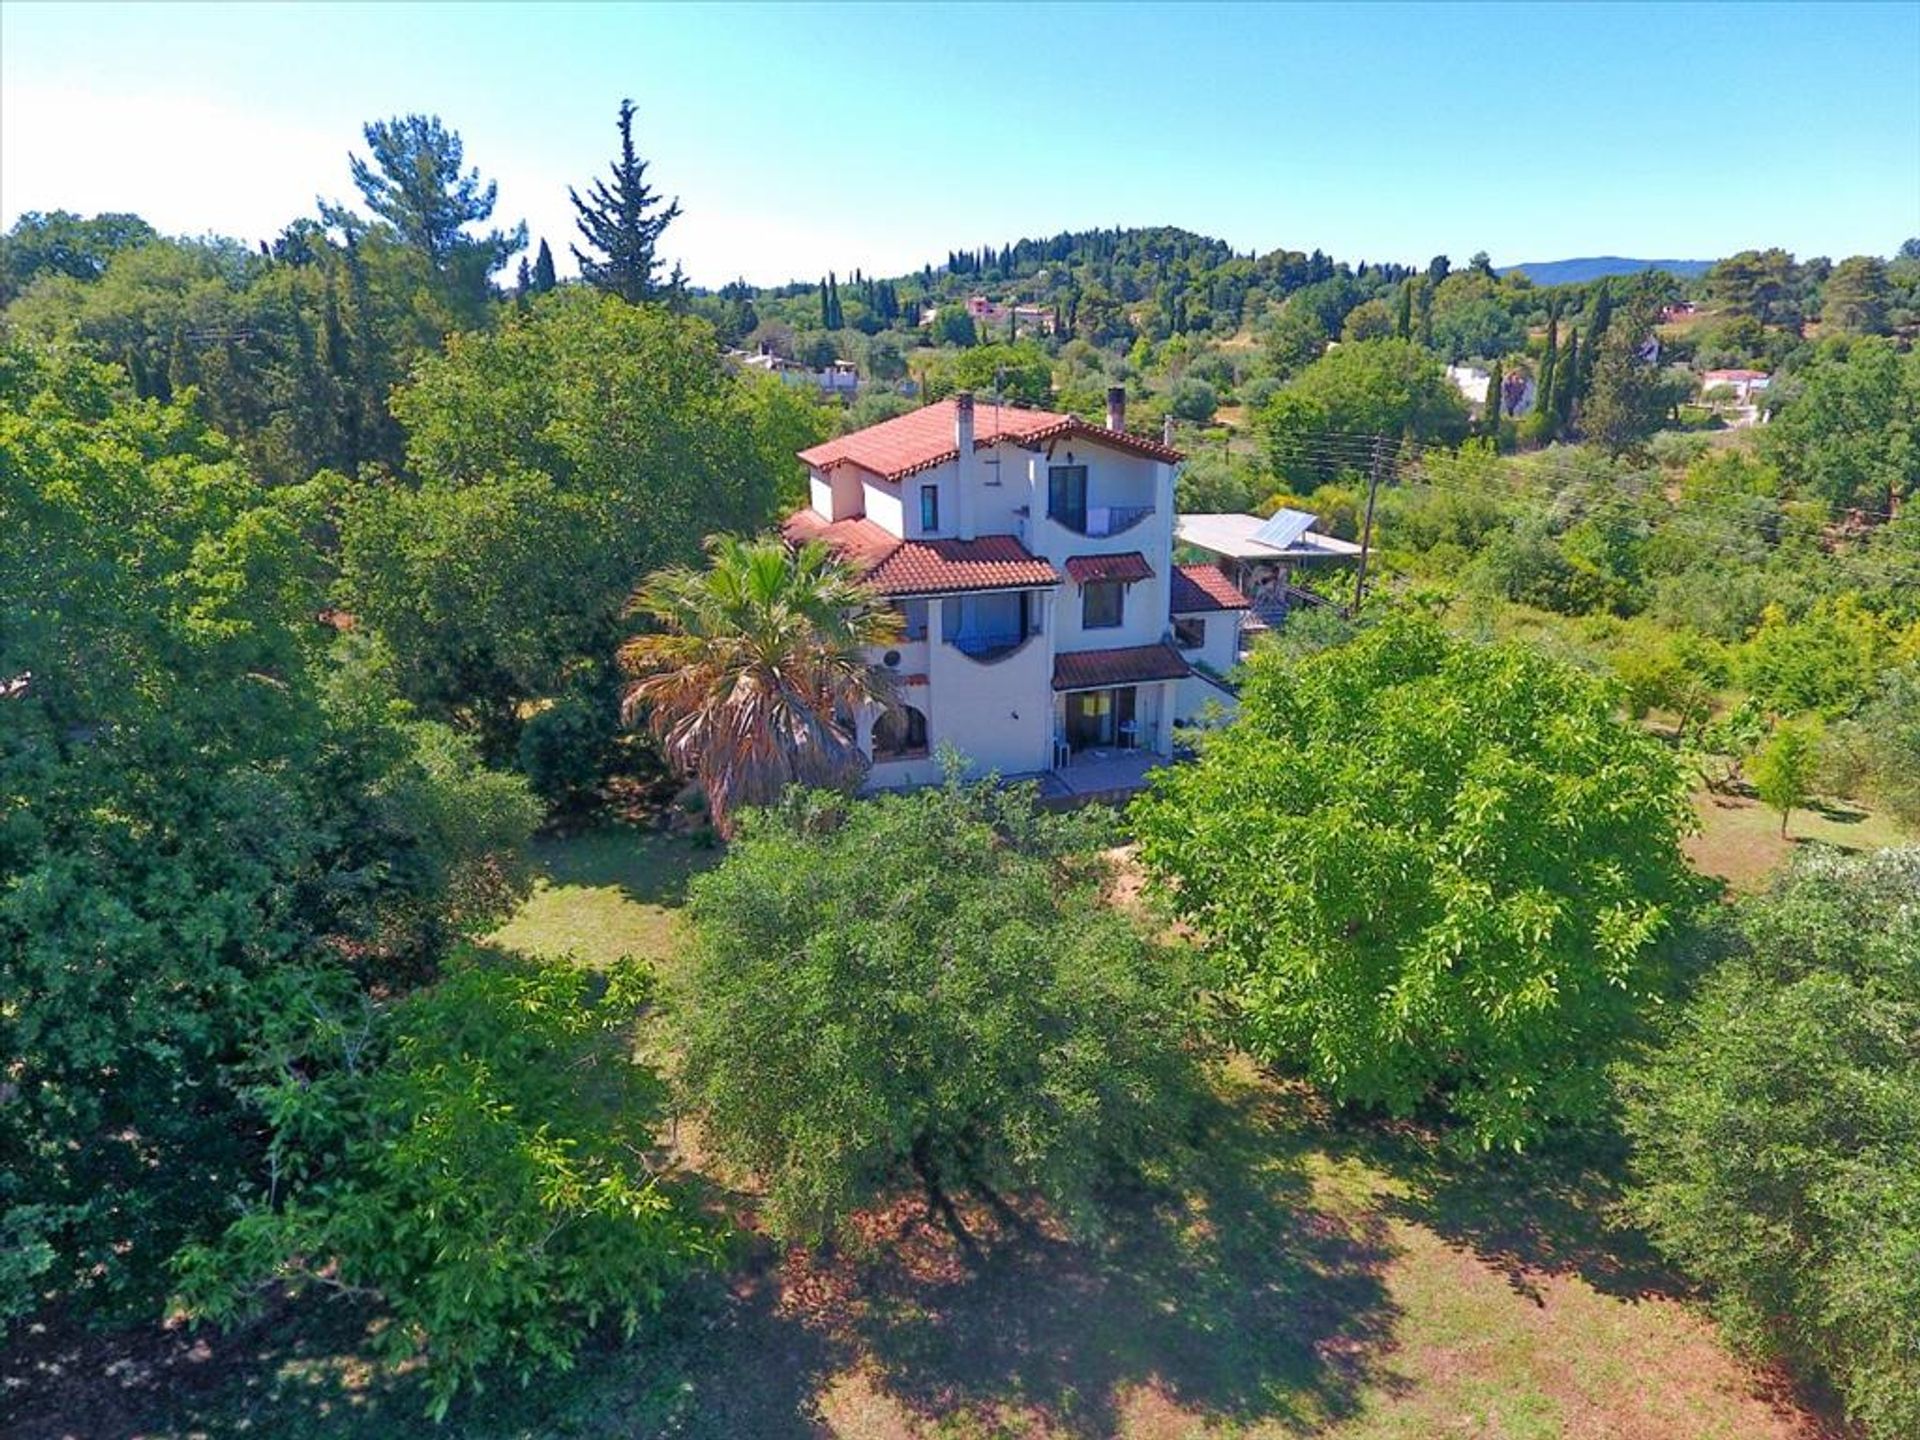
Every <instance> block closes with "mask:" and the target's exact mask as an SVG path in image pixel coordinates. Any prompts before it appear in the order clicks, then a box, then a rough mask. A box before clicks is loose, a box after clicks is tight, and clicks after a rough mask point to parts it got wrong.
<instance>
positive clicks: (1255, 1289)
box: [788, 1107, 1398, 1437]
mask: <svg viewBox="0 0 1920 1440" xmlns="http://www.w3.org/2000/svg"><path fill="white" fill-rule="evenodd" d="M1206 1128H1207V1133H1206V1134H1205V1135H1204V1137H1203V1138H1202V1139H1201V1140H1200V1143H1199V1145H1198V1146H1197V1147H1196V1148H1197V1151H1198V1154H1197V1156H1196V1158H1195V1160H1194V1162H1193V1164H1192V1166H1191V1168H1190V1169H1189V1170H1188V1171H1187V1172H1186V1174H1185V1177H1184V1178H1183V1180H1182V1182H1181V1185H1180V1187H1179V1188H1178V1190H1177V1191H1176V1190H1172V1189H1168V1190H1164V1191H1159V1192H1149V1191H1146V1190H1137V1191H1134V1192H1131V1193H1128V1194H1125V1195H1121V1196H1116V1197H1114V1200H1113V1203H1112V1205H1111V1207H1110V1210H1109V1215H1108V1228H1107V1230H1106V1232H1105V1233H1104V1234H1103V1235H1101V1236H1099V1237H1097V1238H1094V1239H1089V1240H1083V1241H1080V1242H1075V1241H1071V1240H1069V1239H1067V1238H1065V1237H1064V1235H1063V1234H1062V1233H1061V1232H1060V1230H1059V1229H1058V1227H1057V1226H1056V1225H1055V1224H1054V1223H1053V1221H1052V1220H1051V1218H1050V1217H1049V1216H1048V1215H1047V1214H1046V1213H1045V1212H1044V1211H1042V1210H1041V1209H1040V1208H1039V1207H1037V1206H1033V1205H1028V1204H1021V1205H1019V1206H1017V1207H1013V1206H1007V1205H1005V1204H1004V1203H1003V1204H1001V1205H994V1204H990V1203H983V1202H981V1201H979V1200H977V1199H971V1198H970V1199H968V1200H967V1201H966V1202H965V1203H963V1205H962V1213H963V1215H964V1218H965V1222H966V1224H967V1226H968V1229H969V1230H970V1231H971V1232H972V1233H973V1235H974V1237H975V1238H976V1240H977V1242H978V1245H979V1258H978V1259H977V1260H976V1261H973V1262H969V1261H968V1259H967V1258H966V1257H965V1255H964V1254H963V1253H962V1251H961V1247H960V1246H959V1245H958V1244H957V1243H956V1241H955V1239H954V1237H953V1236H952V1235H951V1234H950V1233H949V1231H948V1230H947V1229H946V1228H945V1227H944V1226H942V1225H940V1224H939V1223H938V1222H937V1221H934V1220H931V1219H930V1218H929V1217H928V1216H927V1215H926V1213H925V1209H924V1207H923V1206H921V1205H920V1203H919V1201H918V1200H917V1199H915V1200H907V1201H903V1202H902V1203H901V1204H900V1205H899V1206H896V1207H895V1208H894V1209H893V1211H891V1212H890V1213H889V1214H888V1216H887V1217H886V1219H885V1221H884V1222H883V1223H880V1224H877V1225H876V1224H874V1223H872V1222H874V1221H875V1220H877V1217H869V1222H870V1223H869V1225H868V1226H867V1228H866V1229H865V1231H864V1233H863V1237H862V1238H863V1241H864V1243H863V1244H862V1245H860V1246H858V1247H855V1248H853V1249H850V1250H849V1251H848V1252H846V1253H844V1254H842V1255H841V1256H839V1257H837V1258H836V1259H834V1260H833V1261H831V1262H829V1263H827V1264H825V1265H822V1266H817V1267H816V1268H815V1269H814V1270H813V1271H812V1272H811V1273H809V1274H807V1275H806V1276H805V1277H804V1281H805V1284H806V1285H808V1286H811V1287H812V1293H813V1297H814V1299H813V1304H812V1306H811V1307H810V1308H811V1314H810V1316H809V1318H808V1321H807V1323H809V1324H811V1325H812V1326H814V1327H815V1328H819V1329H824V1330H826V1331H828V1332H830V1333H836V1334H840V1335H843V1336H845V1337H846V1338H847V1340H848V1342H849V1349H850V1350H851V1351H852V1352H853V1353H858V1354H863V1355H865V1356H868V1357H870V1359H871V1367H870V1373H871V1374H872V1375H873V1377H874V1380H875V1383H876V1384H877V1385H878V1386H879V1388H880V1389H881V1390H882V1391H883V1392H884V1393H885V1394H886V1395H887V1396H888V1397H890V1398H891V1399H892V1400H893V1401H895V1402H897V1403H898V1404H899V1405H901V1406H903V1407H904V1408H905V1409H906V1410H908V1411H909V1412H911V1413H912V1414H914V1415H916V1416H918V1417H921V1418H922V1419H924V1420H928V1421H935V1422H939V1423H942V1424H952V1423H956V1422H958V1423H961V1424H963V1425H964V1424H966V1423H972V1424H975V1425H978V1426H981V1427H983V1428H984V1429H986V1430H989V1431H993V1432H995V1433H997V1427H999V1426H1001V1425H1004V1424H1005V1423H1008V1422H1007V1420H1006V1418H1005V1417H1007V1416H1008V1415H1009V1413H1010V1412H1017V1413H1019V1414H1020V1415H1021V1416H1022V1417H1023V1418H1022V1419H1021V1420H1020V1421H1019V1422H1018V1423H1016V1424H1015V1428H1017V1429H1026V1428H1032V1427H1035V1426H1037V1427H1042V1428H1044V1429H1045V1430H1047V1431H1048V1432H1050V1433H1060V1434H1067V1435H1074V1436H1088V1437H1093V1436H1102V1437H1104V1436H1112V1435H1116V1434H1120V1433H1122V1431H1123V1430H1124V1429H1125V1428H1126V1417H1127V1415H1128V1413H1130V1412H1131V1411H1132V1410H1134V1409H1135V1408H1136V1407H1145V1408H1146V1409H1147V1410H1149V1411H1153V1412H1158V1413H1162V1414H1164V1413H1165V1412H1167V1411H1169V1410H1170V1411H1172V1412H1173V1413H1174V1415H1175V1416H1176V1417H1179V1418H1182V1419H1185V1420H1186V1421H1188V1422H1191V1421H1192V1420H1224V1421H1227V1422H1231V1423H1241V1424H1250V1423H1253V1422H1256V1421H1267V1422H1279V1423H1281V1424H1283V1425H1286V1426H1288V1427H1289V1428H1292V1429H1295V1430H1298V1431H1301V1432H1306V1431H1310V1430H1314V1429H1316V1428H1319V1427H1321V1426H1323V1425H1325V1424H1326V1423H1328V1422H1330V1421H1332V1420H1335V1419H1338V1418H1339V1417H1341V1416H1344V1415H1348V1414H1351V1413H1353V1411H1354V1410H1355V1409H1356V1408H1357V1407H1358V1405H1359V1402H1360V1397H1361V1394H1362V1392H1363V1391H1364V1390H1365V1389H1367V1388H1369V1387H1374V1388H1386V1389H1393V1388H1395V1386H1396V1381H1395V1379H1394V1377H1392V1376H1391V1375H1390V1374H1387V1373H1385V1372H1384V1371H1382V1369H1381V1368H1380V1362H1381V1358H1382V1356H1383V1355H1384V1353H1385V1352H1386V1351H1387V1350H1388V1349H1389V1348H1390V1347H1391V1342H1392V1334H1393V1327H1394V1323H1395V1321H1396V1319H1397V1315H1398V1312H1397V1310H1396V1309H1395V1307H1394V1305H1393V1303H1392V1302H1391V1300H1390V1299H1389V1297H1388V1294H1387V1290H1386V1286H1385V1283H1384V1280H1383V1272H1384V1270H1385V1267H1386V1265H1387V1263H1388V1262H1389V1260H1390V1259H1391V1258H1392V1254H1391V1251H1390V1249H1389V1246H1388V1244H1387V1242H1386V1239H1385V1233H1384V1227H1383V1226H1382V1225H1381V1224H1380V1223H1379V1222H1378V1221H1377V1220H1374V1219H1371V1218H1358V1219H1352V1220H1349V1219H1346V1218H1342V1217H1340V1216H1337V1215H1335V1214H1332V1213H1329V1212H1328V1211H1326V1210H1323V1209H1321V1208H1319V1207H1318V1206H1316V1204H1315V1202H1314V1198H1313V1195H1312V1192H1311V1185H1310V1179H1309V1177H1308V1175H1307V1173H1306V1171H1305V1169H1304V1167H1303V1166H1302V1165H1301V1164H1300V1163H1299V1161H1298V1158H1297V1157H1296V1156H1294V1155H1291V1154H1288V1153H1286V1152H1285V1148H1284V1146H1283V1145H1282V1144H1281V1143H1280V1142H1279V1141H1278V1140H1277V1137H1276V1136H1275V1135H1274V1134H1272V1133H1271V1132H1270V1131H1269V1130H1268V1128H1267V1126H1266V1124H1265V1118H1264V1117H1262V1116H1260V1115H1258V1114H1257V1113H1252V1112H1249V1111H1247V1110H1244V1109H1242V1110H1238V1111H1229V1110H1228V1109H1226V1108H1225V1107H1222V1108H1221V1109H1219V1110H1218V1111H1217V1112H1215V1113H1214V1114H1212V1115H1211V1116H1210V1118H1209V1121H1208V1124H1207V1127H1206ZM795 1288H796V1287H795V1285H794V1284H793V1283H792V1281H791V1280H790V1282H789V1286H788V1289H789V1291H790V1292H791V1291H793V1290H794V1289H795Z"/></svg>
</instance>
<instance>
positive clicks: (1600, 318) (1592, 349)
mask: <svg viewBox="0 0 1920 1440" xmlns="http://www.w3.org/2000/svg"><path fill="white" fill-rule="evenodd" d="M1612 323H1613V289H1612V287H1611V286H1609V285H1608V284H1607V282H1606V281H1605V280H1602V281H1601V282H1600V292H1599V294H1597V295H1595V296H1594V297H1593V319H1592V320H1591V321H1590V322H1589V323H1588V325H1587V343H1586V345H1585V346H1584V347H1583V348H1582V349H1581V352H1580V398H1581V399H1583V400H1584V399H1585V398H1586V396H1587V392H1588V391H1589V390H1591V389H1592V388H1593V362H1594V360H1595V358H1596V357H1598V356H1599V354H1600V342H1601V341H1602V340H1604V339H1606V337H1607V327H1608V326H1609V325H1610V324H1612Z"/></svg>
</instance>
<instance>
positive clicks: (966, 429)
mask: <svg viewBox="0 0 1920 1440" xmlns="http://www.w3.org/2000/svg"><path fill="white" fill-rule="evenodd" d="M953 445H954V448H955V449H956V450H958V451H959V452H960V458H959V459H958V460H957V461H956V462H955V463H954V485H953V489H954V496H953V528H954V533H956V534H957V535H959V537H960V538H961V539H962V540H971V539H973V392H972V391H971V390H956V391H955V392H954V395H953Z"/></svg>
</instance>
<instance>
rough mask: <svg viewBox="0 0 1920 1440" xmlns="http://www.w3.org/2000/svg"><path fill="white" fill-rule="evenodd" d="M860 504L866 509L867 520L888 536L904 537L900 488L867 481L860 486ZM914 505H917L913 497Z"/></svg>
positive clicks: (880, 481) (885, 483)
mask: <svg viewBox="0 0 1920 1440" xmlns="http://www.w3.org/2000/svg"><path fill="white" fill-rule="evenodd" d="M861 494H862V497H863V499H862V503H864V504H865V506H866V509H867V519H869V520H871V521H873V523H874V524H876V525H878V526H879V527H880V528H881V529H882V530H885V531H886V532H887V533H888V534H889V535H904V534H905V533H906V532H905V531H904V530H903V529H901V526H902V525H904V524H905V523H906V520H905V516H904V515H903V514H902V511H901V499H900V487H899V486H898V485H889V484H888V483H887V482H886V481H884V480H877V479H868V480H867V481H866V482H865V483H864V485H863V486H862V491H861ZM914 503H915V504H918V503H919V500H918V497H915V501H914Z"/></svg>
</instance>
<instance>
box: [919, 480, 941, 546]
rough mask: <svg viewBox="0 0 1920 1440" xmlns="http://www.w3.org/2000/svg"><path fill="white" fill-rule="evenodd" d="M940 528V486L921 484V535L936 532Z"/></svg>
mask: <svg viewBox="0 0 1920 1440" xmlns="http://www.w3.org/2000/svg"><path fill="white" fill-rule="evenodd" d="M939 530H940V487H939V486H938V485H937V484H936V485H922V486H921V487H920V532H921V534H923V535H933V534H938V533H939Z"/></svg>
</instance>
